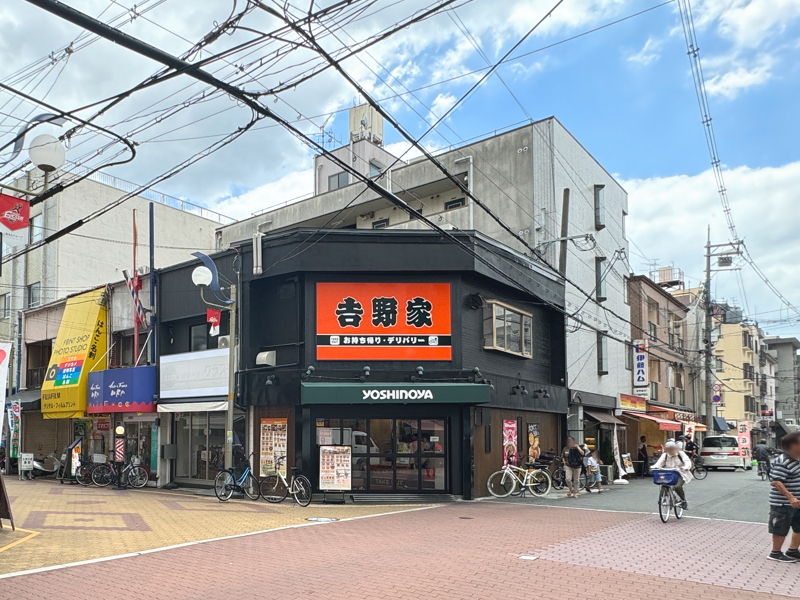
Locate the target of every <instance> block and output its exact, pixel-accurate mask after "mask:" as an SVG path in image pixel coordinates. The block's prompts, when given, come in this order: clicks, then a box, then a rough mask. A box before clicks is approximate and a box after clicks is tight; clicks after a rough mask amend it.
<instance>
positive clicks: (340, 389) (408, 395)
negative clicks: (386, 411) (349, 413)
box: [300, 381, 491, 404]
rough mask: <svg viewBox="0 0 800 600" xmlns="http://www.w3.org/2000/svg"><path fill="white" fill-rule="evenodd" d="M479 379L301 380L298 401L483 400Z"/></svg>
mask: <svg viewBox="0 0 800 600" xmlns="http://www.w3.org/2000/svg"><path fill="white" fill-rule="evenodd" d="M490 391H491V390H490V388H489V386H488V385H485V384H482V383H373V384H370V383H311V382H305V381H304V382H301V383H300V404H485V403H487V402H489V399H490V398H489V393H490Z"/></svg>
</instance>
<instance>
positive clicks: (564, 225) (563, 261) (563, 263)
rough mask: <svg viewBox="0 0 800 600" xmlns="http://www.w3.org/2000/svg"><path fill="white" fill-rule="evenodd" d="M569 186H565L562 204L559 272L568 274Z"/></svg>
mask: <svg viewBox="0 0 800 600" xmlns="http://www.w3.org/2000/svg"><path fill="white" fill-rule="evenodd" d="M568 237H569V188H564V199H563V201H562V204H561V247H560V248H559V257H558V272H559V273H561V274H562V275H564V276H566V274H567V244H568V243H569V240H567V238H568Z"/></svg>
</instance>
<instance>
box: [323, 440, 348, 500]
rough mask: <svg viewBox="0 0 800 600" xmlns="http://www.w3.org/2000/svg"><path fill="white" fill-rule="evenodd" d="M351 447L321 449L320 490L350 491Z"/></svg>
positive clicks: (325, 447) (326, 447)
mask: <svg viewBox="0 0 800 600" xmlns="http://www.w3.org/2000/svg"><path fill="white" fill-rule="evenodd" d="M352 450H353V449H352V447H351V446H320V447H319V489H320V490H323V491H348V490H350V488H351V482H350V469H351V465H352V457H351V456H352Z"/></svg>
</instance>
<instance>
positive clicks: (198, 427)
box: [187, 413, 209, 479]
mask: <svg viewBox="0 0 800 600" xmlns="http://www.w3.org/2000/svg"><path fill="white" fill-rule="evenodd" d="M187 419H188V420H189V422H190V423H191V426H190V430H189V431H190V436H191V437H190V438H189V447H190V448H191V456H192V459H191V465H190V466H189V468H190V472H189V477H191V478H194V479H205V478H206V464H207V463H208V460H209V456H208V454H209V452H208V443H207V441H208V440H207V439H206V433H207V432H206V429H207V428H208V413H191V414H189V415H187Z"/></svg>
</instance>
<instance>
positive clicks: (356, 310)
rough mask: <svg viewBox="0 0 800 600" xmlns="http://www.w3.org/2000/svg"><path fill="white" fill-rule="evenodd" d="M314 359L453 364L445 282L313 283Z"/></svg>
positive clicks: (449, 316)
mask: <svg viewBox="0 0 800 600" xmlns="http://www.w3.org/2000/svg"><path fill="white" fill-rule="evenodd" d="M316 311H317V324H316V342H317V360H451V358H452V338H451V335H452V324H451V314H450V284H449V283H317V303H316Z"/></svg>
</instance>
